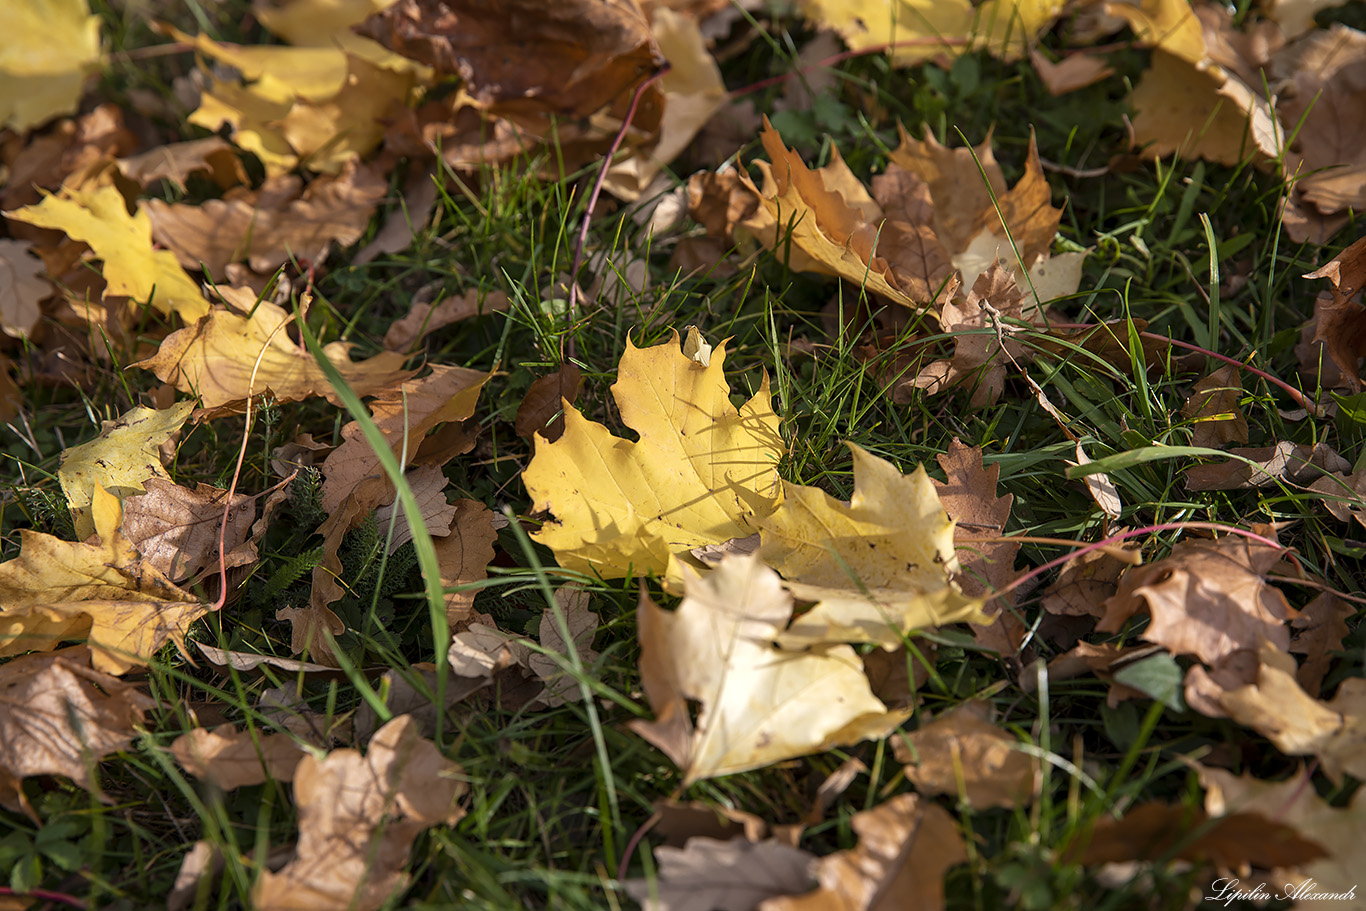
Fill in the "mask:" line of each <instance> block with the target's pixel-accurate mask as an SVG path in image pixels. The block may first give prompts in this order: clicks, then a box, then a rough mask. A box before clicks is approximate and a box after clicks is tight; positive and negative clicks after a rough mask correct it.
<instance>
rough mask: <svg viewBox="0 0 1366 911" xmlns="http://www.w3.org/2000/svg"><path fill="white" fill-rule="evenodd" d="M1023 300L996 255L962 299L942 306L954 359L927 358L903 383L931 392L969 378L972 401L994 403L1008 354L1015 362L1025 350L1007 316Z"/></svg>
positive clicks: (1016, 313) (1014, 315) (1014, 314)
mask: <svg viewBox="0 0 1366 911" xmlns="http://www.w3.org/2000/svg"><path fill="white" fill-rule="evenodd" d="M1023 301H1024V295H1022V294H1021V293H1020V289H1019V288H1018V287H1017V286H1016V283H1015V278H1014V276H1013V275H1012V274H1011V272H1010V270H1009V269H1007V268H1005V267H1004V266H1002V265H1001V263H1000V261H999V260H998V261H995V262H993V263H992V264H991V266H990V268H988V269H987V270H986V271H985V272H983V273H982V274H981V275H980V276H979V277H978V278H977V281H976V283H975V284H974V285H973V286H972V292H971V293H970V294H969V295H968V299H967V300H966V301H964V302H963V303H962V304H958V303H955V302H953V301H950V302H948V303H946V304H944V306H943V309H942V310H941V311H940V315H939V321H940V324H941V325H943V327H944V331H946V332H951V333H954V334H955V335H954V342H953V359H952V360H947V361H934V362H933V363H931V364H928V365H927V366H926V367H925V368H924V369H922V370H921V371H920V372H919V373H918V374H917V375H916V376H914V377H912V378H910V379H908V380H907V381H906V383H905V385H909V386H914V387H915V388H917V389H924V390H926V391H928V392H929V393H930V394H931V395H933V394H935V393H938V392H943V391H945V390H947V389H950V388H952V387H953V386H956V385H958V384H960V383H964V382H971V383H972V384H973V387H972V401H971V405H972V407H974V408H980V407H982V406H984V405H990V404H994V403H995V402H996V400H997V399H999V398H1000V397H1001V393H1002V392H1003V391H1004V390H1005V378H1006V371H1007V369H1009V368H1008V366H1007V365H1008V364H1009V358H1007V356H1006V355H1007V354H1008V355H1009V356H1010V357H1013V358H1015V360H1016V362H1017V363H1018V362H1019V360H1020V358H1021V357H1023V356H1024V354H1025V352H1026V350H1027V349H1026V348H1025V346H1024V345H1023V344H1022V343H1021V342H1018V341H1011V340H1010V339H1011V336H1012V335H1013V334H1014V331H1015V329H1016V327H1014V326H1012V325H1010V324H1009V323H1007V322H1006V320H1008V319H1009V320H1018V319H1021V318H1022V317H1023V311H1022V309H1021V308H1022V304H1023ZM1003 340H1005V343H1004V345H1003V344H1002V341H1003ZM1002 349H1004V351H1003V350H1002Z"/></svg>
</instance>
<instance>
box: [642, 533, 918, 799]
mask: <svg viewBox="0 0 1366 911" xmlns="http://www.w3.org/2000/svg"><path fill="white" fill-rule="evenodd" d="M683 574H684V588H685V591H686V594H685V597H684V599H683V603H682V604H681V605H679V607H678V610H676V611H674V612H672V613H671V612H667V611H664V610H662V609H661V608H659V607H658V606H657V605H656V604H655V603H654V602H653V601H651V600H650V598H649V596H648V595H646V594H644V593H643V592H642V594H641V600H640V609H639V635H640V643H641V657H640V671H641V677H642V679H643V685H644V688H645V694H646V696H647V697H648V698H649V700H650V706H651V708H653V709H654V711H655V716H656V720H654V721H649V722H645V721H636V722H632V723H631V725H630V726H631V729H632V730H634V731H635V732H636V733H637V734H639V735H641V736H642V737H644V738H645V739H646V740H649V741H650V742H651V743H652V744H654V745H655V746H656V747H658V748H659V749H660V750H661V751H662V752H664V753H665V754H666V755H667V756H668V757H669V758H670V759H672V760H673V761H674V763H675V764H676V765H677V766H678V767H679V768H680V769H681V770H683V773H684V781H685V784H691V783H693V782H695V781H700V780H702V779H704V778H713V777H716V776H718V775H729V774H732V773H735V772H743V771H746V770H748V769H754V768H759V767H761V766H765V765H769V764H771V763H774V762H779V761H781V760H784V759H791V758H793V757H795V756H802V755H805V754H807V753H813V752H818V751H821V750H826V749H830V748H832V747H835V746H839V745H844V744H851V743H857V742H858V741H860V740H866V739H870V738H872V739H877V738H882V737H885V736H887V735H888V734H889V733H890V732H891V731H892V730H893V729H894V728H895V727H896V726H897V725H898V724H900V723H901V722H902V721H903V720H904V719H905V718H906V717H907V715H908V714H909V710H907V711H905V712H895V711H893V712H889V711H887V709H886V707H885V706H884V705H883V704H882V703H881V702H879V701H878V700H877V699H876V698H875V697H874V696H873V694H872V692H871V691H870V690H869V686H868V679H867V677H865V676H864V673H863V664H862V662H861V661H860V660H859V658H858V655H857V654H855V652H854V650H853V649H851V648H850V647H849V646H847V645H824V646H820V647H817V648H813V649H811V650H808V651H788V650H784V649H781V648H774V647H773V646H772V645H770V644H769V643H770V642H772V641H773V640H774V639H776V638H777V637H778V636H779V634H780V632H781V631H782V629H783V627H784V626H785V625H786V624H787V622H788V620H789V619H790V618H791V616H792V598H791V597H790V596H789V595H788V594H787V593H786V592H785V591H784V590H783V586H782V582H781V581H780V580H779V578H778V576H777V574H776V573H774V572H773V571H772V570H771V569H769V568H768V567H766V566H764V565H763V564H762V563H760V562H759V560H758V558H757V557H754V556H747V557H727V558H726V559H724V560H722V561H721V563H720V564H719V565H718V566H717V567H716V569H714V570H712V571H711V572H710V573H708V574H707V575H706V576H698V575H696V574H694V573H693V572H692V571H691V570H690V569H688V568H687V567H684V569H683ZM689 699H691V700H696V701H697V702H700V703H701V708H700V709H699V710H698V715H697V723H696V725H695V726H694V724H693V722H692V721H691V720H690V718H689V715H688V707H687V703H686V702H685V700H689Z"/></svg>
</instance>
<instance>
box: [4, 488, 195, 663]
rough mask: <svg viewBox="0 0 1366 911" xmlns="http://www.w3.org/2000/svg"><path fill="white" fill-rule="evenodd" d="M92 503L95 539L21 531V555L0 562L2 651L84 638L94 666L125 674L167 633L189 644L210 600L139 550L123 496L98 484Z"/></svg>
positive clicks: (9, 652)
mask: <svg viewBox="0 0 1366 911" xmlns="http://www.w3.org/2000/svg"><path fill="white" fill-rule="evenodd" d="M91 511H92V515H93V518H94V526H95V534H96V535H97V536H98V538H97V539H92V541H87V542H84V543H79V542H71V541H63V540H61V539H59V538H54V537H52V536H51V535H45V534H42V533H40V532H35V531H30V530H27V529H25V530H21V531H20V532H19V534H20V538H21V549H20V552H19V556H18V557H16V558H15V559H13V560H10V561H8V562H6V563H0V655H13V654H17V653H19V652H25V651H29V650H31V649H50V648H51V647H52V646H53V645H55V644H57V643H58V642H61V641H63V640H65V639H81V638H86V639H88V640H89V643H90V649H91V652H92V655H93V658H92V663H93V666H94V668H95V670H97V671H107V672H110V673H115V674H122V673H124V672H125V671H127V670H128V669H129V668H131V667H134V666H136V665H139V664H145V663H147V661H148V660H149V659H150V658H151V656H152V655H153V654H155V653H156V651H157V650H158V649H160V648H161V647H162V646H163V645H165V644H166V643H167V642H168V641H169V642H173V643H175V645H176V646H177V647H178V648H180V649H181V650H182V651H183V650H184V640H185V632H186V630H187V629H188V628H189V625H190V624H191V623H192V622H194V621H195V620H196V619H198V618H199V617H201V616H203V615H204V614H205V613H207V612H208V607H207V606H206V605H203V604H200V603H199V601H198V599H196V598H195V597H194V596H193V595H191V594H190V593H188V592H185V591H182V590H181V589H179V588H177V587H176V586H175V585H174V584H173V583H172V582H171V580H170V579H168V578H166V577H165V576H164V575H162V574H161V573H160V572H158V571H157V570H156V569H154V568H153V567H151V566H149V565H147V564H146V563H145V562H143V561H142V560H141V559H140V558H139V556H138V552H137V550H136V549H135V548H134V547H133V546H132V544H131V543H129V541H128V539H127V538H125V537H124V536H123V534H122V533H121V532H120V531H119V523H120V521H121V520H122V510H121V508H120V506H119V500H118V497H116V496H114V495H113V494H111V493H108V492H106V491H105V490H104V489H103V488H100V487H97V488H95V493H94V500H93V502H92V504H91ZM96 541H97V542H98V543H95V542H96Z"/></svg>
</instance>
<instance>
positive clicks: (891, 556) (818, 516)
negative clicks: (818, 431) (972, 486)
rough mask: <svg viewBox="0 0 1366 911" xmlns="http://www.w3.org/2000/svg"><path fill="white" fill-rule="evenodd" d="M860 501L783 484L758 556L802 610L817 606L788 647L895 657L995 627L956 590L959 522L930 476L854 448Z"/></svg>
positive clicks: (978, 605) (787, 636)
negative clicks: (971, 626)
mask: <svg viewBox="0 0 1366 911" xmlns="http://www.w3.org/2000/svg"><path fill="white" fill-rule="evenodd" d="M849 448H850V449H851V450H852V451H853V454H854V495H853V497H852V499H851V500H850V501H849V502H848V503H841V502H840V501H838V500H836V499H835V498H834V497H831V496H830V495H829V494H827V493H825V492H824V491H823V490H821V489H819V488H817V487H802V486H799V485H797V484H790V483H787V482H783V503H782V505H781V506H779V507H778V509H777V510H776V511H775V512H774V513H773V514H772V515H770V516H768V517H767V518H766V519H763V520H762V521H760V523H759V526H760V529H759V540H760V548H759V553H760V555H761V556H762V557H763V558H764V560H765V561H767V562H768V563H769V564H770V565H772V566H773V567H774V568H775V569H777V570H778V572H780V573H782V574H783V578H784V579H786V580H787V583H786V584H787V588H788V590H789V591H790V592H792V594H793V595H795V596H797V597H798V598H801V599H802V600H804V601H816V602H819V603H817V605H816V606H815V607H814V608H812V609H811V610H810V611H808V612H806V613H805V614H802V615H801V616H800V617H798V618H797V620H796V621H795V622H794V623H793V624H792V626H791V628H790V629H789V630H788V631H787V632H786V633H784V634H783V638H782V641H783V642H785V643H790V644H817V643H825V642H876V643H878V644H879V645H881V646H883V647H885V648H895V647H896V646H897V645H899V644H900V643H901V641H902V637H903V636H904V635H905V633H907V632H908V631H910V630H913V629H918V628H922V627H928V626H939V625H942V624H945V623H960V622H964V621H971V622H974V623H990V622H991V621H990V619H989V618H988V617H987V616H986V615H984V614H983V613H982V600H981V599H980V598H969V597H967V596H966V595H964V594H963V593H962V592H961V591H960V590H959V589H958V586H957V585H955V584H954V583H953V581H952V578H951V576H952V575H953V574H954V573H956V572H957V571H958V558H957V556H955V553H954V545H953V522H952V520H950V519H949V517H948V514H947V513H945V512H944V507H943V506H941V505H940V503H939V495H938V494H937V493H936V492H935V489H934V484H933V483H932V482H931V481H930V478H929V475H927V474H926V473H925V469H924V468H923V467H919V466H917V468H916V470H915V471H914V472H913V473H912V474H909V475H903V474H902V473H901V472H899V471H897V470H896V467H895V466H894V465H892V464H891V463H890V462H887V461H884V460H882V459H879V458H878V457H877V456H874V455H871V454H870V453H868V452H866V451H864V450H863V449H861V448H859V447H858V446H855V445H854V444H853V443H850V444H849Z"/></svg>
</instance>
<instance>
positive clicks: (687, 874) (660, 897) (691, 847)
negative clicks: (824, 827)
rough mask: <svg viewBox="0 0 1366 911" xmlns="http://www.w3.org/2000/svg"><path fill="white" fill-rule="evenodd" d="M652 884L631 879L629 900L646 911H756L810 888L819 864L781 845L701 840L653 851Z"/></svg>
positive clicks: (741, 839) (627, 889)
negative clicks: (763, 903) (763, 904)
mask: <svg viewBox="0 0 1366 911" xmlns="http://www.w3.org/2000/svg"><path fill="white" fill-rule="evenodd" d="M654 856H655V864H656V865H657V869H656V874H655V878H654V879H653V880H644V879H630V880H627V881H626V882H625V883H624V886H625V888H626V894H627V895H629V896H631V898H633V899H635V900H636V901H638V902H640V904H641V906H642V907H644V908H645V909H646V911H701V909H703V908H706V909H708V911H711V909H714V908H720V909H722V911H752V909H753V908H755V906H757V905H758V904H759V903H760V902H761V901H763V900H764V899H766V898H773V897H777V896H782V895H789V894H792V893H794V892H800V891H803V890H805V889H807V888H810V886H811V881H812V875H811V870H812V867H814V865H815V862H816V858H815V856H814V855H811V854H808V853H807V852H805V851H802V850H799V849H798V848H794V847H792V846H791V845H785V844H783V843H782V842H780V841H776V840H774V839H769V840H768V841H757V842H756V841H750V840H749V839H747V838H745V837H744V836H743V835H740V836H736V837H735V838H731V839H729V840H726V841H722V840H720V839H717V838H706V837H703V836H698V837H694V838H690V839H688V842H687V845H686V846H685V847H683V848H671V847H669V846H667V845H661V846H659V847H657V848H655V849H654Z"/></svg>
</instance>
